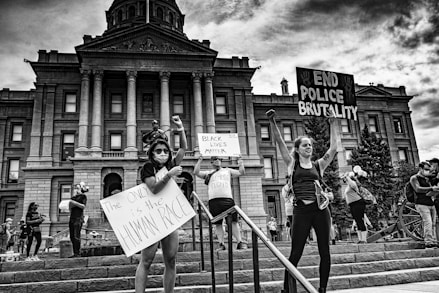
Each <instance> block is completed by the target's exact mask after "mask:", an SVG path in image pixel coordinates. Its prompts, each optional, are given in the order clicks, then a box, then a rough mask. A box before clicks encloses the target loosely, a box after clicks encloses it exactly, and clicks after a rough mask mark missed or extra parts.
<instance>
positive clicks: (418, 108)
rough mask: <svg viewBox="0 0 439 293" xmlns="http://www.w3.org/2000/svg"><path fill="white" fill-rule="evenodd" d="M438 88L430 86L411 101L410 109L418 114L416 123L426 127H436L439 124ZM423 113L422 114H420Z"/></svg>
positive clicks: (415, 114)
mask: <svg viewBox="0 0 439 293" xmlns="http://www.w3.org/2000/svg"><path fill="white" fill-rule="evenodd" d="M437 92H438V89H436V88H430V89H427V90H425V91H423V92H422V93H419V95H418V96H416V97H414V98H413V100H412V101H411V102H410V109H411V110H412V112H413V114H414V116H417V118H416V119H415V120H416V124H417V125H418V126H419V127H421V128H424V129H430V128H436V127H437V126H438V125H439V99H438V98H436V94H437ZM420 113H422V115H419V114H420Z"/></svg>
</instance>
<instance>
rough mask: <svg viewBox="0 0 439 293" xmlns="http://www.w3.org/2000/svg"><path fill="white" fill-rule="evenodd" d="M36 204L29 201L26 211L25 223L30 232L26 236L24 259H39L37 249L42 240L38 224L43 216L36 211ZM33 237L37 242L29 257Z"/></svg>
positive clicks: (42, 219) (42, 220)
mask: <svg viewBox="0 0 439 293" xmlns="http://www.w3.org/2000/svg"><path fill="white" fill-rule="evenodd" d="M38 206H39V205H38V204H37V203H35V202H31V203H30V204H29V207H28V209H27V213H26V225H28V226H29V227H30V233H29V236H28V238H27V248H26V256H27V257H26V261H32V260H40V259H39V258H38V250H39V249H40V245H41V241H42V239H41V228H40V224H41V223H42V222H44V216H43V215H41V214H40V213H39V212H38V211H37V210H38ZM34 237H35V239H36V240H37V244H36V245H35V251H34V255H33V256H32V257H30V256H29V254H30V249H31V247H32V242H33V239H34Z"/></svg>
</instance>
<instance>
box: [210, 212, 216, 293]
mask: <svg viewBox="0 0 439 293" xmlns="http://www.w3.org/2000/svg"><path fill="white" fill-rule="evenodd" d="M209 239H210V240H209V243H210V267H211V271H212V293H215V292H216V284H215V283H216V281H215V255H214V253H213V233H212V221H210V220H209Z"/></svg>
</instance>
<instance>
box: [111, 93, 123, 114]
mask: <svg viewBox="0 0 439 293" xmlns="http://www.w3.org/2000/svg"><path fill="white" fill-rule="evenodd" d="M111 113H122V95H120V94H113V95H112V96H111Z"/></svg>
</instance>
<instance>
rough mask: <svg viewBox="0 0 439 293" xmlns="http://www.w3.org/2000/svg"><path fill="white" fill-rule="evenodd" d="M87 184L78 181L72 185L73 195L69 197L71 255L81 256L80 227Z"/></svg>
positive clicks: (82, 221)
mask: <svg viewBox="0 0 439 293" xmlns="http://www.w3.org/2000/svg"><path fill="white" fill-rule="evenodd" d="M88 190H89V188H88V186H85V183H84V182H80V183H78V184H75V185H74V186H73V194H74V195H73V197H72V198H71V199H70V204H69V208H70V220H69V233H70V241H71V242H72V248H73V255H72V256H71V257H80V256H81V253H80V251H81V229H82V225H83V224H84V209H85V206H86V205H87V195H85V193H86V192H88Z"/></svg>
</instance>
